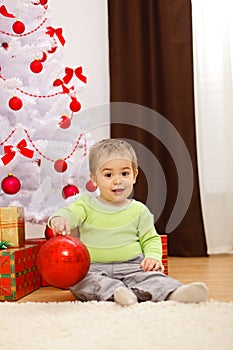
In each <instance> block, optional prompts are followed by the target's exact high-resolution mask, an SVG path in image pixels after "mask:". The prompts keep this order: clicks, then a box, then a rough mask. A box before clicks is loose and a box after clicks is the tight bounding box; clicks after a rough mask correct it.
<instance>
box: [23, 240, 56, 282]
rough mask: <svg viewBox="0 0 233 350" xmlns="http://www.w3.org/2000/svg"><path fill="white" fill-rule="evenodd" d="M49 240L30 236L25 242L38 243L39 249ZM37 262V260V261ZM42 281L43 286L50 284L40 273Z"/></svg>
mask: <svg viewBox="0 0 233 350" xmlns="http://www.w3.org/2000/svg"><path fill="white" fill-rule="evenodd" d="M47 241H48V240H47V239H46V238H28V239H26V241H25V244H37V246H38V248H39V250H40V249H41V247H42V246H43V245H44V244H45V243H46V242H47ZM36 264H37V262H36ZM40 279H41V280H40V283H41V287H48V286H50V284H49V283H48V282H46V281H45V279H44V278H43V277H42V276H41V275H40Z"/></svg>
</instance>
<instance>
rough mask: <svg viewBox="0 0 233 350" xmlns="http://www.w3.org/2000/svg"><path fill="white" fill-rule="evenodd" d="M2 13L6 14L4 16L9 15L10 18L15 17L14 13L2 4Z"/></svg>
mask: <svg viewBox="0 0 233 350" xmlns="http://www.w3.org/2000/svg"><path fill="white" fill-rule="evenodd" d="M0 15H2V16H4V17H9V18H15V16H14V15H12V14H11V13H9V12H8V11H7V9H6V6H5V5H2V6H0Z"/></svg>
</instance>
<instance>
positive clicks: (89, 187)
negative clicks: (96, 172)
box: [86, 180, 97, 192]
mask: <svg viewBox="0 0 233 350" xmlns="http://www.w3.org/2000/svg"><path fill="white" fill-rule="evenodd" d="M86 189H87V190H88V191H89V192H95V191H96V190H97V186H95V185H94V184H93V182H92V181H91V180H89V181H88V182H87V183H86Z"/></svg>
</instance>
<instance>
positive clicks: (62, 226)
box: [50, 216, 70, 235]
mask: <svg viewBox="0 0 233 350" xmlns="http://www.w3.org/2000/svg"><path fill="white" fill-rule="evenodd" d="M50 225H51V228H52V230H53V232H54V233H55V234H56V235H62V234H67V235H69V234H70V222H69V220H68V219H67V218H63V217H62V216H55V217H54V218H52V219H51V222H50Z"/></svg>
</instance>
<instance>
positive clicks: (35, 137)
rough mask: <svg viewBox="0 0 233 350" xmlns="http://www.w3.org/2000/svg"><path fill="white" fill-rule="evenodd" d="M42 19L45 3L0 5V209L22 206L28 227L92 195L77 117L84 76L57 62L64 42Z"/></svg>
mask: <svg viewBox="0 0 233 350" xmlns="http://www.w3.org/2000/svg"><path fill="white" fill-rule="evenodd" d="M50 17H51V15H50V12H49V3H48V0H14V1H12V0H5V1H4V2H3V3H2V4H1V5H0V101H1V103H0V125H1V132H0V181H1V192H0V206H9V205H11V206H23V207H24V211H25V218H26V220H27V221H29V222H32V223H45V222H46V221H47V218H48V215H49V214H50V213H51V212H52V211H53V210H54V209H56V208H57V207H58V206H64V205H65V204H66V203H67V198H69V199H70V196H73V195H76V194H77V193H78V192H79V191H82V190H86V188H87V189H88V190H89V191H94V190H95V188H94V187H93V186H92V184H91V183H90V182H89V178H88V166H87V157H86V153H87V140H86V135H85V134H84V132H83V131H82V125H81V121H80V119H79V113H80V109H81V107H82V104H81V103H80V92H81V90H82V89H83V87H84V86H85V84H86V76H85V74H84V72H83V67H82V66H80V65H77V67H66V66H64V64H63V63H62V51H63V46H64V45H65V41H66V39H65V38H64V33H63V29H62V28H54V27H53V26H52V24H51V22H52V21H51V18H50ZM86 185H87V187H86ZM72 198H73V197H72Z"/></svg>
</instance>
